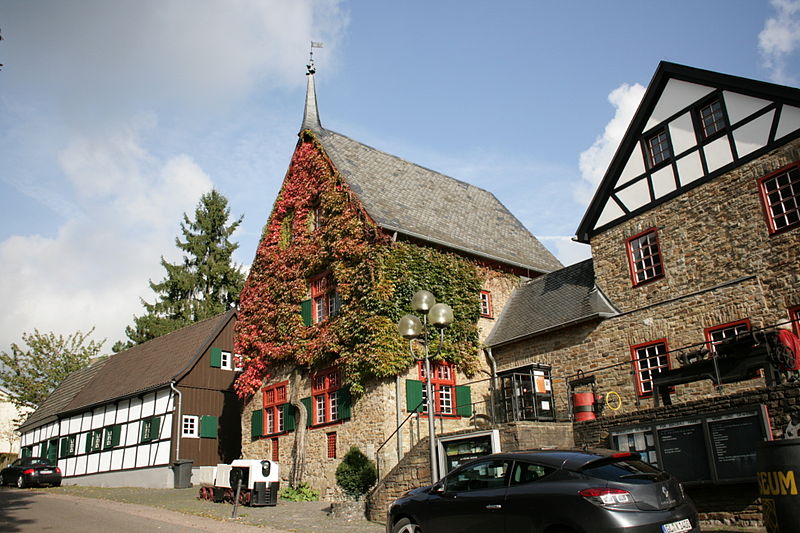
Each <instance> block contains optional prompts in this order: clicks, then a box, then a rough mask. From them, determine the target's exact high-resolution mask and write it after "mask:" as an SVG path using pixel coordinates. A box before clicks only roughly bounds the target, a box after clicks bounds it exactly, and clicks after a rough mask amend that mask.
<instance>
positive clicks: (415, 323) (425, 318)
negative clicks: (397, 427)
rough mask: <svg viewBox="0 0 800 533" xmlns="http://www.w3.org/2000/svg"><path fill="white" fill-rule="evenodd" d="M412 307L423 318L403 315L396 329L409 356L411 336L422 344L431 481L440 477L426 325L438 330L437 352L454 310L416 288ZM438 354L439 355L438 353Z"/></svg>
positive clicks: (411, 342) (411, 344)
mask: <svg viewBox="0 0 800 533" xmlns="http://www.w3.org/2000/svg"><path fill="white" fill-rule="evenodd" d="M411 309H413V310H414V311H416V312H418V313H421V314H422V320H420V319H419V318H417V316H415V315H412V314H408V315H405V316H404V317H403V318H401V319H400V321H399V322H398V323H397V331H398V332H399V333H400V335H401V336H402V337H403V338H405V339H408V341H409V342H408V347H409V350H410V351H411V356H412V357H413V358H414V359H417V354H416V353H414V339H420V340H421V342H422V345H423V346H424V347H425V357H424V359H423V360H424V361H425V397H426V398H425V404H426V406H427V410H428V434H429V437H430V443H429V444H430V453H431V482H432V483H436V482H437V481H438V480H439V475H438V468H437V461H436V442H435V441H436V428H435V426H434V423H433V387H432V386H431V362H430V353H429V351H428V325H429V324H430V325H431V326H433V327H435V328H436V329H438V330H439V351H440V352H441V350H442V343H443V342H444V328H446V327H447V326H449V325H450V324H452V323H453V309H451V308H450V306H449V305H447V304H443V303H436V298H434V296H433V294H431V293H430V292H428V291H417V292H416V293H414V296H413V298H411ZM437 355H438V354H437Z"/></svg>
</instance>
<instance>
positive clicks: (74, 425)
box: [67, 415, 81, 433]
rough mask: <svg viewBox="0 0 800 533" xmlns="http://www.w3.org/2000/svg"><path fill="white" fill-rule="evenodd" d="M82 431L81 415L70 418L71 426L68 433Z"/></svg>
mask: <svg viewBox="0 0 800 533" xmlns="http://www.w3.org/2000/svg"><path fill="white" fill-rule="evenodd" d="M80 431H81V415H75V416H73V417H71V418H70V419H69V427H68V428H67V433H80Z"/></svg>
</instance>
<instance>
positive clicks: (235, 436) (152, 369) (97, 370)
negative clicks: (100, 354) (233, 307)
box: [19, 311, 241, 487]
mask: <svg viewBox="0 0 800 533" xmlns="http://www.w3.org/2000/svg"><path fill="white" fill-rule="evenodd" d="M235 317H236V315H235V311H229V312H227V313H225V314H222V315H219V316H216V317H214V318H210V319H207V320H204V321H201V322H198V323H196V324H193V325H190V326H187V327H184V328H182V329H179V330H177V331H173V332H171V333H168V334H166V335H163V336H161V337H158V338H156V339H153V340H151V341H149V342H146V343H143V344H140V345H137V346H134V347H132V348H130V349H128V350H125V351H123V352H120V353H118V354H115V355H112V356H110V357H108V358H105V359H101V360H99V361H96V362H94V363H93V364H91V365H90V366H88V367H86V368H84V369H82V370H78V371H77V372H74V373H72V374H71V375H70V376H69V377H67V379H65V380H64V382H63V383H62V384H61V385H60V386H59V387H58V388H57V389H56V390H55V391H54V392H53V393H52V394H51V395H50V396H49V397H48V398H47V400H46V401H45V402H44V403H43V404H42V405H41V406H40V407H39V408H38V409H37V410H36V411H34V412H33V413H32V414H31V415H30V416H29V417H28V419H27V420H26V421H25V422H24V423H23V424H22V426H20V428H19V432H20V433H21V434H22V441H21V445H22V455H23V456H45V457H49V458H50V459H51V460H53V461H54V462H57V464H58V466H59V467H60V468H61V471H62V472H63V476H64V480H63V482H64V483H65V484H79V485H100V486H144V487H172V486H173V482H174V480H175V478H174V472H173V468H174V465H175V464H176V462H180V463H183V464H184V465H185V464H187V462H188V461H191V462H192V465H193V469H194V474H195V476H194V482H198V481H203V480H210V478H209V476H210V469H211V467H213V466H214V465H216V464H218V463H224V462H230V461H231V460H233V459H236V458H238V457H239V455H240V452H241V440H240V434H241V430H240V427H239V415H240V403H239V400H238V398H237V397H236V395H235V394H234V393H233V389H232V384H233V381H234V378H235V376H236V373H237V372H236V362H235V360H234V356H233V325H234V322H235ZM184 468H185V467H184Z"/></svg>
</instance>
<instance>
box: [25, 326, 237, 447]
mask: <svg viewBox="0 0 800 533" xmlns="http://www.w3.org/2000/svg"><path fill="white" fill-rule="evenodd" d="M235 314H236V311H235V310H231V311H228V312H227V313H223V314H221V315H217V316H215V317H212V318H209V319H206V320H203V321H200V322H197V323H195V324H191V325H189V326H186V327H184V328H181V329H179V330H176V331H173V332H171V333H167V334H166V335H162V336H161V337H157V338H155V339H153V340H151V341H148V342H146V343H144V344H139V345H137V346H134V347H133V348H130V349H128V350H125V351H123V352H119V353H118V354H115V355H112V356H111V357H109V358H107V359H105V360H102V361H99V362H97V363H95V364H93V365H91V366H89V367H87V368H84V369H82V370H78V371H77V372H73V373H72V374H70V375H69V376H68V377H67V379H65V380H64V381H63V382H62V383H61V385H59V387H58V388H56V390H55V391H53V393H52V394H51V395H50V396H49V397H48V398H47V400H45V401H44V403H43V404H42V405H41V406H39V408H38V409H37V410H36V411H34V412H33V413H32V414H31V415H30V417H28V419H27V420H26V421H25V423H24V424H23V425H22V426H20V428H19V430H20V431H25V430H29V429H32V428H34V427H37V426H40V425H42V424H45V423H47V422H50V421H51V420H55V419H56V418H57V417H58V415H64V414H67V413H71V412H75V411H78V410H82V409H86V408H90V407H92V406H95V405H98V404H102V403H106V402H110V401H113V400H115V399H117V398H124V397H126V396H132V395H135V394H138V393H142V392H146V391H149V390H154V389H158V388H161V387H163V386H166V385H168V384H169V383H170V382H171V381H172V380H178V379H180V378H181V377H183V375H184V374H185V373H186V372H187V371H188V370H190V369H191V368H192V366H193V365H194V363H195V362H196V361H197V360H198V359H199V358H200V357H202V355H203V353H204V352H205V351H206V349H208V347H209V345H210V344H211V342H212V341H213V340H214V338H216V336H217V335H219V333H220V332H221V331H222V329H223V328H224V327H225V325H226V324H228V322H229V321H230V320H231V319H232V318H233V316H234V315H235Z"/></svg>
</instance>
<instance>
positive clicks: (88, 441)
mask: <svg viewBox="0 0 800 533" xmlns="http://www.w3.org/2000/svg"><path fill="white" fill-rule="evenodd" d="M83 451H85V452H86V453H89V452H90V451H92V432H91V431H89V432H88V433H86V446H84V450H83Z"/></svg>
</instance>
